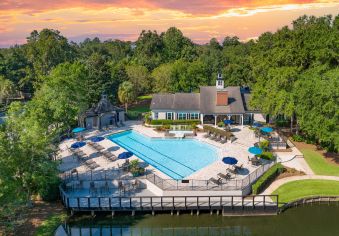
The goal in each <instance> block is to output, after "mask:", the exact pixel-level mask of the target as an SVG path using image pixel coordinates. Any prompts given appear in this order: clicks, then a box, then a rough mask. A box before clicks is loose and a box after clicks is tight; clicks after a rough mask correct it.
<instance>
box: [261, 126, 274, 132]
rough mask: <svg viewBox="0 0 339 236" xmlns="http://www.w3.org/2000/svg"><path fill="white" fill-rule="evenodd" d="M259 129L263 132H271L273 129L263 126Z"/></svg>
mask: <svg viewBox="0 0 339 236" xmlns="http://www.w3.org/2000/svg"><path fill="white" fill-rule="evenodd" d="M261 131H262V132H264V133H271V132H273V129H272V128H271V127H264V128H261Z"/></svg>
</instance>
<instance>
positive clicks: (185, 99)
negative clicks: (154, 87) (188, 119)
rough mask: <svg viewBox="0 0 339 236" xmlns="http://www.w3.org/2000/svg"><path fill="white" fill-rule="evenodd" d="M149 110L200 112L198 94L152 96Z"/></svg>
mask: <svg viewBox="0 0 339 236" xmlns="http://www.w3.org/2000/svg"><path fill="white" fill-rule="evenodd" d="M151 110H177V111H180V110H187V111H199V110H200V94H199V93H175V94H154V95H153V98H152V102H151Z"/></svg>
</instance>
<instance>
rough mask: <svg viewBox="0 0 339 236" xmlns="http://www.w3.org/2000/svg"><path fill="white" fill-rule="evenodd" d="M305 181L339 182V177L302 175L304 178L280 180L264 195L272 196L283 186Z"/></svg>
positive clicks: (293, 177)
mask: <svg viewBox="0 0 339 236" xmlns="http://www.w3.org/2000/svg"><path fill="white" fill-rule="evenodd" d="M305 179H317V180H335V181H339V176H326V175H302V176H291V177H286V178H283V179H278V180H276V181H274V182H273V183H272V184H271V185H270V186H269V187H268V188H267V189H266V190H265V191H264V192H263V193H261V194H262V195H269V194H272V193H273V192H274V191H275V190H276V189H277V188H279V187H280V186H281V185H283V184H286V183H289V182H293V181H296V180H305Z"/></svg>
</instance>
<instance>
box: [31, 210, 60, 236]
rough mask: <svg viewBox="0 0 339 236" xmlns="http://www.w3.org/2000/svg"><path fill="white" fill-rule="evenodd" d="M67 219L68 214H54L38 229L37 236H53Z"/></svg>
mask: <svg viewBox="0 0 339 236" xmlns="http://www.w3.org/2000/svg"><path fill="white" fill-rule="evenodd" d="M66 218H67V214H66V213H60V214H54V215H51V216H50V217H48V218H47V219H46V220H44V221H43V222H42V224H41V225H40V226H39V227H38V228H37V229H36V232H35V234H34V235H35V236H52V235H54V232H55V230H56V229H57V228H58V226H59V225H60V224H62V223H63V222H64V221H65V220H66Z"/></svg>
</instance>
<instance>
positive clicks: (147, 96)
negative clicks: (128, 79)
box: [137, 95, 152, 101]
mask: <svg viewBox="0 0 339 236" xmlns="http://www.w3.org/2000/svg"><path fill="white" fill-rule="evenodd" d="M137 99H138V100H139V101H142V100H150V99H152V95H142V96H139V97H138V98H137Z"/></svg>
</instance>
